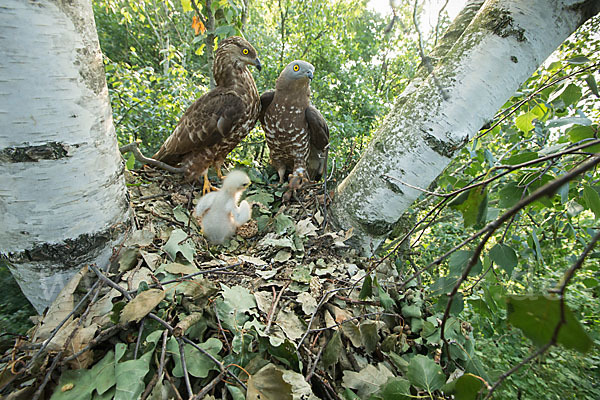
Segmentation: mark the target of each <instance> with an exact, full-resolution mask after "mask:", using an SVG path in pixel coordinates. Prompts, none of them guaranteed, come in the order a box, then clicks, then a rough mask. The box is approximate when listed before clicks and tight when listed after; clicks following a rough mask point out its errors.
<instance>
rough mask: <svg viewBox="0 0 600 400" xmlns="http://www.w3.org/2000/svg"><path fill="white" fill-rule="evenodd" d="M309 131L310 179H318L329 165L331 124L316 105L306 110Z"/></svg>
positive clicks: (308, 160) (308, 164)
mask: <svg viewBox="0 0 600 400" xmlns="http://www.w3.org/2000/svg"><path fill="white" fill-rule="evenodd" d="M304 115H305V116H306V122H307V123H308V131H309V143H310V147H309V151H308V158H307V160H306V164H307V170H308V175H309V177H310V179H312V180H315V181H318V180H319V179H321V176H322V175H323V173H324V172H325V168H326V167H327V153H328V147H327V145H328V144H329V126H327V121H325V118H323V116H322V115H321V113H320V112H319V110H317V109H316V108H315V107H314V106H312V105H311V106H308V107H307V108H306V111H305V112H304Z"/></svg>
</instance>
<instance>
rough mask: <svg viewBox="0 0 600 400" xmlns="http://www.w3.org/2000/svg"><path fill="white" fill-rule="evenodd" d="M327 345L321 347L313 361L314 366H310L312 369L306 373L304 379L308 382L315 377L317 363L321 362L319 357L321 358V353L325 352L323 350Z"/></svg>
mask: <svg viewBox="0 0 600 400" xmlns="http://www.w3.org/2000/svg"><path fill="white" fill-rule="evenodd" d="M330 340H331V339H330ZM325 347H326V346H321V347H320V348H319V352H318V353H317V356H316V357H315V359H314V360H313V361H312V363H313V365H312V367H310V370H309V371H308V374H306V378H304V380H305V381H306V382H310V380H311V378H312V377H313V375H314V373H315V370H316V369H317V363H318V362H319V359H320V358H321V354H323V350H325Z"/></svg>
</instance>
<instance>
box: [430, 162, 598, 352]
mask: <svg viewBox="0 0 600 400" xmlns="http://www.w3.org/2000/svg"><path fill="white" fill-rule="evenodd" d="M598 163H600V154H598V155H595V156H594V157H592V158H591V159H590V160H588V161H587V162H585V163H583V164H581V165H580V166H579V167H577V168H573V169H572V170H571V171H569V172H568V173H566V174H564V175H563V176H562V177H560V178H557V179H555V180H553V181H551V182H549V183H547V184H546V185H544V186H542V187H540V188H539V189H537V190H536V191H535V192H533V193H532V194H531V195H529V196H528V197H526V198H524V199H522V200H520V201H519V202H517V204H515V205H514V206H513V207H512V208H510V209H509V210H508V211H506V212H505V213H504V214H502V215H501V216H500V217H498V218H497V219H496V220H494V221H492V222H490V223H489V224H488V225H486V226H485V227H484V228H483V229H482V230H480V231H479V232H477V234H476V235H474V236H471V238H473V240H474V238H475V237H479V236H481V235H483V234H485V236H484V238H483V239H482V240H481V242H480V243H479V245H478V246H477V248H476V249H475V251H474V253H473V256H472V257H471V259H470V260H469V264H468V265H467V267H466V268H465V269H464V271H463V273H462V275H461V277H460V278H459V279H458V281H457V282H456V284H455V285H454V287H453V288H452V291H451V292H450V294H449V296H448V297H449V298H448V303H447V304H446V309H445V311H444V316H443V318H442V323H441V324H440V338H441V339H442V341H443V342H444V347H445V348H446V349H447V350H448V341H447V340H446V337H445V334H444V329H445V326H446V321H447V320H448V317H449V315H450V308H451V306H452V302H453V300H454V296H455V295H456V293H457V292H458V290H459V289H460V286H461V285H462V283H463V282H464V281H465V280H466V279H467V277H468V276H469V273H470V272H471V269H473V267H474V266H475V265H476V264H477V261H478V260H479V256H480V255H481V252H482V251H483V249H484V247H485V245H486V243H487V241H488V240H489V238H490V237H491V236H492V234H493V233H494V232H495V231H496V229H498V228H499V227H500V226H501V225H502V224H503V223H504V222H506V221H508V220H509V219H511V218H512V216H513V215H515V214H516V213H518V212H519V211H521V210H522V209H523V208H525V207H526V206H527V205H529V204H531V203H533V202H534V201H536V200H538V199H540V198H542V197H544V196H547V195H552V194H554V193H556V191H557V190H558V189H559V188H560V187H561V186H562V185H564V184H565V183H567V182H569V181H571V180H572V179H574V178H575V177H577V176H578V175H580V174H583V173H584V172H586V171H588V170H590V169H592V168H594V167H595V166H596V165H597V164H598ZM471 238H469V239H467V240H466V241H463V243H465V242H468V241H470V239H471ZM465 244H466V243H465ZM438 260H440V259H438ZM438 260H436V261H438ZM434 263H435V261H434ZM434 263H432V264H429V265H435V264H434ZM428 267H429V266H428ZM426 268H427V267H426ZM447 355H448V358H449V359H450V352H449V351H447Z"/></svg>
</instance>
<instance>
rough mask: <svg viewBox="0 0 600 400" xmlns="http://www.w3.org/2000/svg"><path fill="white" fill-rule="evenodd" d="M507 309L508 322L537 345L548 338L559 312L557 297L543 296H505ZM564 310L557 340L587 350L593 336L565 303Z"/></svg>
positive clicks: (547, 340)
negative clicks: (564, 321)
mask: <svg viewBox="0 0 600 400" xmlns="http://www.w3.org/2000/svg"><path fill="white" fill-rule="evenodd" d="M507 311H508V322H510V323H511V324H512V325H514V326H515V327H517V328H519V329H521V330H522V331H523V334H525V336H527V337H528V338H529V339H531V341H532V342H533V343H534V344H535V345H536V346H542V345H544V344H546V343H548V342H550V339H551V338H552V335H553V334H554V330H555V329H556V326H557V324H558V322H559V321H560V315H561V311H560V300H559V299H558V298H556V297H544V296H516V295H512V296H508V297H507ZM564 312H565V320H566V323H565V324H563V325H562V327H561V328H560V331H559V333H558V338H557V342H558V343H560V344H562V345H563V346H565V347H566V348H568V349H573V350H577V351H580V352H586V351H588V350H590V349H591V347H592V345H593V342H592V339H591V338H590V337H589V336H588V335H587V333H586V332H585V331H584V330H583V327H582V326H581V324H580V323H579V321H577V319H576V318H575V316H574V315H573V312H572V311H571V309H570V308H569V307H568V306H567V305H566V304H564Z"/></svg>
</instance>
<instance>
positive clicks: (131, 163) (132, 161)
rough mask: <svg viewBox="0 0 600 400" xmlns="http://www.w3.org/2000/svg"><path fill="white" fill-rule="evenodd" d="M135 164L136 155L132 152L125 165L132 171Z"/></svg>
mask: <svg viewBox="0 0 600 400" xmlns="http://www.w3.org/2000/svg"><path fill="white" fill-rule="evenodd" d="M134 165H135V156H134V155H133V153H131V154H130V155H129V158H127V162H126V163H125V167H126V168H127V169H128V170H129V171H131V170H132V169H133V166H134Z"/></svg>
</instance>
